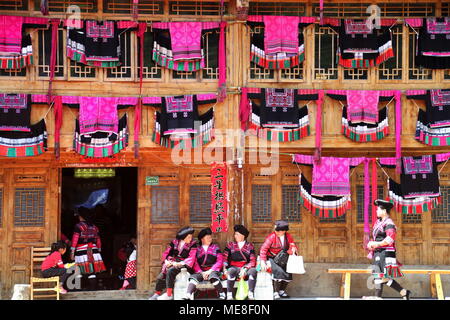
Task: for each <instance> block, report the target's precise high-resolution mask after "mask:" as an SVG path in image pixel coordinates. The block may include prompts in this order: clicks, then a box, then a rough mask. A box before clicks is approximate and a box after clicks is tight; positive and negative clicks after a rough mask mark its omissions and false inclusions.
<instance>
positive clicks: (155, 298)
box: [148, 293, 160, 300]
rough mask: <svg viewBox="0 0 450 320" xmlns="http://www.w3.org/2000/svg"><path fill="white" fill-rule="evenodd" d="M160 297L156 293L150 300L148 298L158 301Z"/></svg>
mask: <svg viewBox="0 0 450 320" xmlns="http://www.w3.org/2000/svg"><path fill="white" fill-rule="evenodd" d="M159 297H160V295H159V294H157V293H155V294H153V295H152V296H151V297H150V298H148V300H158V298H159Z"/></svg>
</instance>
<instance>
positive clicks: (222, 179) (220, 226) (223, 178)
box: [211, 163, 228, 232]
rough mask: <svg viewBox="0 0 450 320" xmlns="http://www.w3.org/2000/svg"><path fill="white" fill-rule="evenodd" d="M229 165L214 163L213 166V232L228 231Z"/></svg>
mask: <svg viewBox="0 0 450 320" xmlns="http://www.w3.org/2000/svg"><path fill="white" fill-rule="evenodd" d="M227 217H228V202H227V165H226V164H225V163H213V164H212V166H211V219H212V221H211V229H212V231H213V232H227V231H228V224H227Z"/></svg>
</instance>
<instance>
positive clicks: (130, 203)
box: [61, 168, 137, 290]
mask: <svg viewBox="0 0 450 320" xmlns="http://www.w3.org/2000/svg"><path fill="white" fill-rule="evenodd" d="M108 169H110V171H109V172H107V173H109V174H111V173H113V174H114V176H112V177H98V176H97V175H98V172H95V170H93V171H92V172H91V171H84V172H82V174H87V175H88V176H91V175H95V177H89V178H86V177H84V178H81V177H78V173H77V176H75V174H76V169H72V168H67V169H63V170H62V190H61V192H62V198H61V233H62V235H61V237H62V238H64V236H65V237H67V238H68V239H69V241H71V240H72V235H73V230H74V227H75V225H76V224H77V223H78V217H76V216H74V212H75V210H76V208H77V207H79V206H80V205H82V206H84V207H88V208H89V209H90V212H91V213H92V222H93V223H94V224H95V225H96V226H97V227H98V229H99V231H100V238H101V242H102V251H101V255H102V258H103V261H104V263H105V266H106V269H107V271H106V272H102V273H99V274H97V281H96V284H95V289H96V290H117V289H120V288H121V286H122V283H123V281H122V279H121V277H122V276H123V275H124V270H125V266H126V260H125V261H123V258H124V255H123V250H122V252H121V248H123V247H124V245H125V244H126V243H127V242H128V241H129V240H130V239H131V238H132V237H133V236H134V235H136V227H137V168H108ZM69 251H70V250H67V253H66V255H65V256H64V260H66V259H67V260H66V261H68V260H69V259H70V254H68V253H69ZM121 253H122V254H121ZM66 261H65V262H66ZM87 283H88V282H87V281H85V279H83V281H82V290H86V289H88V285H87ZM90 289H91V290H92V287H91V288H90Z"/></svg>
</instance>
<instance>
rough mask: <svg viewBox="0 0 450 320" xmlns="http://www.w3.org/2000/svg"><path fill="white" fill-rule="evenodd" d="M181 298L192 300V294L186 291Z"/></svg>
mask: <svg viewBox="0 0 450 320" xmlns="http://www.w3.org/2000/svg"><path fill="white" fill-rule="evenodd" d="M182 300H194V294H193V293H191V294H189V293H186V295H185V296H184V297H183V298H182Z"/></svg>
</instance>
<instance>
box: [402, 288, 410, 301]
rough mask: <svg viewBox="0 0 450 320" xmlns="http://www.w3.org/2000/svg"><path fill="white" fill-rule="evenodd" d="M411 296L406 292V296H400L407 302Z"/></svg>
mask: <svg viewBox="0 0 450 320" xmlns="http://www.w3.org/2000/svg"><path fill="white" fill-rule="evenodd" d="M410 295H411V291H409V290H406V294H405V295H404V296H402V298H403V300H409V296H410Z"/></svg>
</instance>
